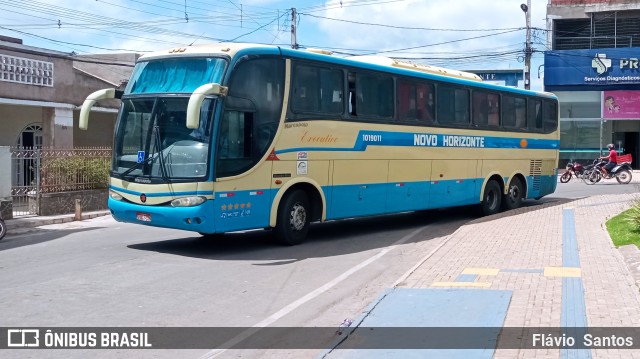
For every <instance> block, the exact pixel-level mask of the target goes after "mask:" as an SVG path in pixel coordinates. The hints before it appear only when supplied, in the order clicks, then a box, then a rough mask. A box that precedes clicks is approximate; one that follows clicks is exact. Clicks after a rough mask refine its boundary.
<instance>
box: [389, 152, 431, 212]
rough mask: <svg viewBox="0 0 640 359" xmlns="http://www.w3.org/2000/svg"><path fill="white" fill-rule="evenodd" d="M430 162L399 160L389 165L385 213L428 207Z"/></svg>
mask: <svg viewBox="0 0 640 359" xmlns="http://www.w3.org/2000/svg"><path fill="white" fill-rule="evenodd" d="M430 173H431V161H424V160H399V161H390V163H389V186H388V194H387V212H388V213H393V212H402V211H414V210H420V209H425V208H427V207H429V179H430Z"/></svg>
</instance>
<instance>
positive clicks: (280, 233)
mask: <svg viewBox="0 0 640 359" xmlns="http://www.w3.org/2000/svg"><path fill="white" fill-rule="evenodd" d="M310 209H311V206H310V204H309V197H308V196H307V194H306V193H305V192H304V191H302V190H299V189H298V190H295V191H293V192H291V193H289V194H288V195H287V196H286V197H285V199H284V200H283V201H282V203H281V204H280V207H279V208H278V217H277V220H276V229H275V233H274V234H275V236H276V239H277V240H278V241H279V242H280V243H282V244H285V245H288V246H293V245H296V244H300V243H302V242H303V241H304V240H305V238H306V237H307V233H308V232H309V222H310V220H311V211H310Z"/></svg>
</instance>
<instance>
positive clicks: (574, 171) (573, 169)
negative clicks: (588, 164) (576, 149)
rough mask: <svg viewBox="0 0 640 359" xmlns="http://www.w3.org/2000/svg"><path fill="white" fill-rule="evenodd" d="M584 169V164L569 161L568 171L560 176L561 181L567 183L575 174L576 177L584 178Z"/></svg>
mask: <svg viewBox="0 0 640 359" xmlns="http://www.w3.org/2000/svg"><path fill="white" fill-rule="evenodd" d="M584 169H585V168H584V166H582V165H581V164H579V163H578V162H569V163H567V168H566V171H565V172H564V173H563V174H562V176H560V182H562V183H567V182H569V181H571V178H572V177H573V176H575V177H576V178H582V175H583V174H584Z"/></svg>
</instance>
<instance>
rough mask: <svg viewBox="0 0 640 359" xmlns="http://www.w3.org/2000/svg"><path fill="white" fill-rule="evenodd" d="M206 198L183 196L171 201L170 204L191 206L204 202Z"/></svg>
mask: <svg viewBox="0 0 640 359" xmlns="http://www.w3.org/2000/svg"><path fill="white" fill-rule="evenodd" d="M206 200H207V199H206V198H205V197H200V196H198V197H183V198H177V199H174V200H173V201H171V205H172V206H174V207H192V206H197V205H199V204H202V203H204V201H206Z"/></svg>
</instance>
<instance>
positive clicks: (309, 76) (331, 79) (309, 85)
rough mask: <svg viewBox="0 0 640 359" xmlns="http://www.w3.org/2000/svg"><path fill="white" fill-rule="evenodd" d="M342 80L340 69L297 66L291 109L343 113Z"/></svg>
mask: <svg viewBox="0 0 640 359" xmlns="http://www.w3.org/2000/svg"><path fill="white" fill-rule="evenodd" d="M342 81H343V80H342V71H340V70H332V69H327V68H320V67H316V66H308V65H298V66H296V67H295V70H294V81H293V96H292V101H291V109H292V110H293V111H294V112H301V113H305V112H306V113H322V114H340V113H342V111H343V105H342V91H343V82H342Z"/></svg>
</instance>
